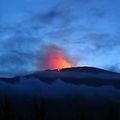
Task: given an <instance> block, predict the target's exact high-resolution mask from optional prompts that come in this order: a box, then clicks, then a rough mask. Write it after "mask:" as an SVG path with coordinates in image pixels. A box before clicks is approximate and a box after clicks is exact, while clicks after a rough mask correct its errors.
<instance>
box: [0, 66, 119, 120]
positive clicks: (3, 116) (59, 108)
mask: <svg viewBox="0 0 120 120" xmlns="http://www.w3.org/2000/svg"><path fill="white" fill-rule="evenodd" d="M0 120H120V74H119V73H115V72H112V71H107V70H103V69H99V68H94V67H73V68H65V69H61V70H57V69H56V70H45V71H37V72H33V73H30V74H27V75H20V76H16V77H12V78H5V77H4V78H0Z"/></svg>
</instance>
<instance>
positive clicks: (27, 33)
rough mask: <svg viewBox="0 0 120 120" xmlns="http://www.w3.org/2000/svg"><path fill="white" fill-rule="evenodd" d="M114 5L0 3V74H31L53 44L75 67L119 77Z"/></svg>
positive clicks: (107, 0)
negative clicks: (45, 51)
mask: <svg viewBox="0 0 120 120" xmlns="http://www.w3.org/2000/svg"><path fill="white" fill-rule="evenodd" d="M119 6H120V1H119V0H52V1H51V0H1V1H0V74H1V75H5V74H19V73H23V72H30V71H34V70H36V69H37V68H36V61H38V56H39V55H40V54H42V53H41V52H42V50H44V49H47V48H46V46H47V45H52V44H55V45H57V46H59V47H60V48H61V49H62V50H63V51H64V52H65V53H66V54H67V56H69V58H70V59H73V60H76V62H77V66H80V65H87V66H95V67H100V68H105V69H111V70H113V71H118V72H120V55H119V53H120V30H119V29H120V24H119V21H120V7H119ZM39 61H40V62H41V61H42V60H41V59H40V60H39Z"/></svg>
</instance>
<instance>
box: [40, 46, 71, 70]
mask: <svg viewBox="0 0 120 120" xmlns="http://www.w3.org/2000/svg"><path fill="white" fill-rule="evenodd" d="M39 60H40V61H39V67H40V68H41V69H58V70H60V69H62V68H69V67H72V66H73V64H72V63H71V62H70V60H69V59H68V58H67V56H66V55H65V54H64V52H63V51H62V50H61V49H60V48H59V47H58V46H56V45H50V46H48V47H47V48H46V49H45V50H44V51H43V54H42V56H41V57H40V59H39Z"/></svg>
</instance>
